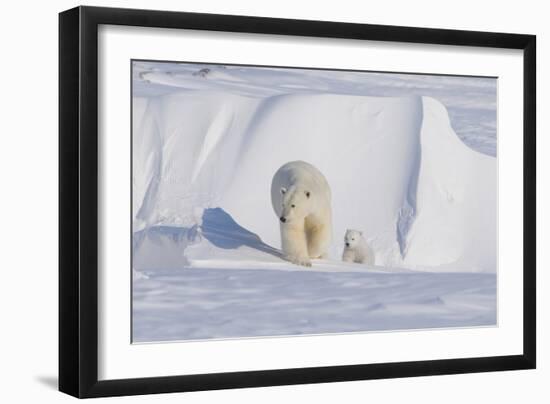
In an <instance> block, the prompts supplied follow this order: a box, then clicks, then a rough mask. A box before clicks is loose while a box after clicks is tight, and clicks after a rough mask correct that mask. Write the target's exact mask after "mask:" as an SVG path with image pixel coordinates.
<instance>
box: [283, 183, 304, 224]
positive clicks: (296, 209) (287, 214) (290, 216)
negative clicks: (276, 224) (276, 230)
mask: <svg viewBox="0 0 550 404" xmlns="http://www.w3.org/2000/svg"><path fill="white" fill-rule="evenodd" d="M281 194H282V196H283V198H282V201H283V210H282V214H281V217H280V218H279V220H280V221H281V223H284V224H292V223H296V222H298V221H300V220H303V219H304V218H305V217H306V216H307V215H308V214H309V210H310V198H311V193H310V192H309V191H305V190H303V189H289V190H287V189H286V188H281Z"/></svg>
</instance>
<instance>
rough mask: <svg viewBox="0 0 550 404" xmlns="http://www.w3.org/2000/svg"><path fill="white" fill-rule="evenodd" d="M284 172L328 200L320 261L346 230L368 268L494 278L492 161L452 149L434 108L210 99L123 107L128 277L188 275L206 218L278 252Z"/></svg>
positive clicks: (204, 94) (306, 99)
mask: <svg viewBox="0 0 550 404" xmlns="http://www.w3.org/2000/svg"><path fill="white" fill-rule="evenodd" d="M294 91H296V90H294ZM292 160H304V161H307V162H309V163H311V164H313V165H315V166H316V167H317V168H319V169H320V171H321V172H322V173H323V174H324V175H325V176H326V178H327V180H328V181H329V183H330V186H331V188H332V192H333V202H332V206H333V220H334V234H333V238H334V240H333V243H332V248H331V258H334V259H338V258H339V256H340V253H341V250H342V246H343V237H344V233H345V231H346V229H347V228H357V229H362V230H363V231H364V234H365V235H366V237H367V239H369V240H370V242H371V244H372V246H373V247H374V249H375V251H376V255H377V256H376V264H377V265H381V266H387V267H405V268H413V269H423V270H430V271H471V272H494V271H495V270H496V214H497V213H496V159H495V158H494V157H491V156H487V155H484V154H481V153H478V152H476V151H474V150H472V149H470V148H469V147H467V146H466V145H464V143H462V142H461V141H460V139H458V137H457V136H456V134H455V133H454V132H453V130H452V128H451V126H450V123H449V118H448V114H447V111H446V109H445V107H444V106H443V105H442V104H440V103H439V102H438V101H436V100H435V99H432V98H428V97H416V96H415V97H404V98H385V97H364V96H358V95H349V94H336V93H324V94H323V93H307V92H291V93H282V94H280V93H277V94H268V95H265V94H250V93H249V92H242V93H239V92H238V91H231V92H220V91H213V90H212V89H202V90H201V89H195V90H189V89H187V90H185V91H179V92H170V93H167V94H164V95H159V96H155V97H140V96H135V97H134V99H133V213H134V221H133V229H134V234H135V236H134V268H135V269H147V268H151V266H153V265H155V263H157V265H161V266H162V267H165V268H178V267H185V266H188V265H189V264H190V261H189V254H190V253H191V250H189V249H187V250H188V251H186V247H188V246H189V245H191V246H195V248H198V247H197V244H200V241H201V240H204V238H201V237H202V236H201V235H200V234H197V231H198V232H199V233H200V232H201V230H202V229H201V223H202V220H203V215H204V212H205V211H206V210H207V209H210V210H212V209H216V208H219V209H222V210H223V212H224V214H226V215H228V216H229V217H230V218H231V220H232V221H233V222H234V223H235V224H236V225H237V226H239V228H242V229H244V231H245V232H249V233H251V234H254V235H255V236H257V237H258V240H259V241H258V243H262V245H265V246H266V247H267V248H278V247H279V245H280V240H279V224H278V222H277V218H276V217H275V216H274V214H273V212H272V208H271V202H270V193H269V187H270V184H271V179H272V176H273V174H274V173H275V171H276V170H277V168H278V167H280V166H281V165H282V164H284V163H286V162H288V161H292ZM192 229H195V230H196V231H195V234H194V235H193V234H192V233H193V231H192ZM232 234H233V236H234V235H235V234H236V233H232ZM238 234H242V233H239V232H238ZM229 236H231V235H230V234H229V235H228V237H229ZM178 237H179V238H178ZM203 247H204V248H206V249H207V251H204V252H205V253H207V254H208V257H206V256H205V257H203V258H204V259H207V258H212V257H215V255H216V252H218V253H219V251H217V249H215V248H213V247H215V245H212V244H211V243H210V242H209V241H208V240H206V244H205V245H204V246H203ZM207 247H208V248H207ZM248 248H250V250H251V251H252V250H256V249H255V248H253V247H250V246H248ZM215 250H216V251H215ZM241 252H242V253H244V251H241ZM159 257H162V258H159ZM196 257H198V255H196ZM159 259H160V260H161V261H159Z"/></svg>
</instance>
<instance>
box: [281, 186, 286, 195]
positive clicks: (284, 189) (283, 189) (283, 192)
mask: <svg viewBox="0 0 550 404" xmlns="http://www.w3.org/2000/svg"><path fill="white" fill-rule="evenodd" d="M281 194H283V195H284V194H286V188H285V187H281Z"/></svg>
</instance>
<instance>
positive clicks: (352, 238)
mask: <svg viewBox="0 0 550 404" xmlns="http://www.w3.org/2000/svg"><path fill="white" fill-rule="evenodd" d="M362 238H363V232H362V231H359V230H352V229H348V230H346V235H345V236H344V243H345V244H346V248H354V247H355V246H357V245H358V244H359V242H360V240H361V239H362Z"/></svg>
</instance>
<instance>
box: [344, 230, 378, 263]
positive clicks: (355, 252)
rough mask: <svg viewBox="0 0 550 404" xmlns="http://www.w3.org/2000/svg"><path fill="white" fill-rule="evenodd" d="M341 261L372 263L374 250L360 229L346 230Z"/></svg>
mask: <svg viewBox="0 0 550 404" xmlns="http://www.w3.org/2000/svg"><path fill="white" fill-rule="evenodd" d="M342 261H346V262H355V263H357V264H367V265H374V252H373V251H372V248H371V247H370V246H369V244H368V243H367V240H365V238H364V237H363V233H362V232H361V231H359V230H351V229H348V230H347V231H346V235H345V237H344V253H343V254H342Z"/></svg>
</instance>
